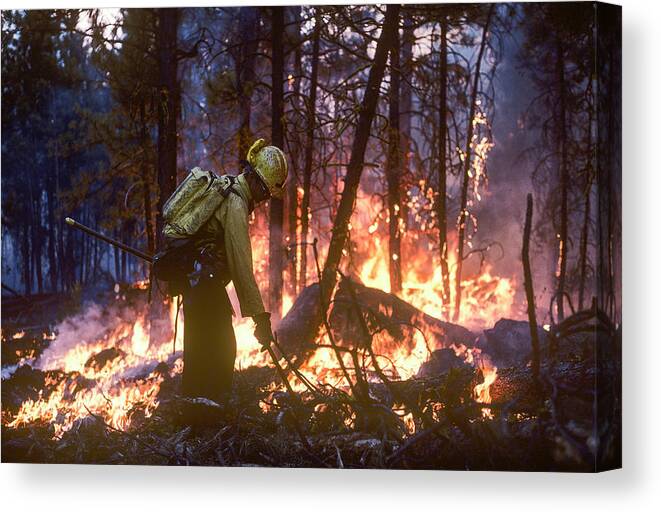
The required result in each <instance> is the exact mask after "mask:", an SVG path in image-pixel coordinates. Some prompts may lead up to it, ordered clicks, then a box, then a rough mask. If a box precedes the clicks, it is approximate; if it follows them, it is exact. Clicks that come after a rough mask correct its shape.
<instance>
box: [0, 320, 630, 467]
mask: <svg viewBox="0 0 661 512" xmlns="http://www.w3.org/2000/svg"><path fill="white" fill-rule="evenodd" d="M58 314H62V311H59V313H58ZM5 331H6V329H5V326H4V325H3V341H2V349H3V350H2V352H3V380H2V461H3V462H38V463H82V464H155V465H214V466H215V465H217V466H251V465H254V466H275V467H329V468H400V469H406V468H410V469H462V470H463V469H470V470H528V471H550V470H554V471H558V470H560V471H594V470H596V469H607V468H610V467H616V466H617V465H618V464H619V461H620V453H621V447H620V443H619V439H620V424H621V422H620V402H619V399H618V396H620V395H619V392H618V390H619V386H620V380H619V375H620V364H619V360H620V359H619V353H620V348H619V347H620V329H619V328H618V329H614V328H612V327H611V326H609V325H608V323H607V321H606V320H605V319H603V318H602V317H601V316H600V315H599V314H598V312H596V311H592V310H587V311H584V312H579V313H577V314H576V315H573V316H572V317H570V318H568V319H566V320H565V321H564V322H563V323H562V324H560V325H559V326H557V327H556V328H555V330H554V332H552V333H551V335H552V339H553V340H555V343H550V344H547V345H548V346H547V345H545V348H544V350H545V353H544V357H543V359H542V361H543V364H542V368H541V372H540V377H539V379H538V380H537V381H536V380H535V379H534V378H533V376H532V373H531V369H530V366H529V364H528V361H527V359H525V358H523V359H519V360H518V361H515V362H514V364H512V365H511V366H508V367H504V366H503V367H499V369H498V378H497V380H496V382H495V383H494V384H493V385H492V386H491V398H492V402H491V403H489V404H484V403H478V402H477V401H476V399H475V394H474V389H475V386H476V384H479V383H480V382H482V381H483V379H484V376H483V375H482V372H481V371H480V370H479V369H475V368H473V367H470V366H465V365H462V366H458V367H454V366H452V365H450V367H443V368H440V369H439V370H438V371H436V372H427V374H426V375H424V376H418V377H415V378H411V379H408V380H405V381H395V380H388V381H386V382H383V381H382V382H378V383H368V384H367V389H368V394H367V395H363V396H362V397H361V396H356V395H355V394H352V393H350V392H349V391H348V390H343V389H339V388H334V387H330V386H316V385H313V389H310V390H308V391H305V392H301V393H296V394H295V395H293V396H292V395H291V394H290V393H287V392H285V391H281V390H278V387H277V386H276V384H278V383H279V378H278V374H277V372H276V371H275V369H274V368H273V367H268V366H267V367H250V368H247V369H245V370H242V371H238V372H236V376H235V386H234V390H233V394H232V398H231V400H230V402H229V403H228V404H225V406H223V407H221V406H218V405H217V404H215V403H213V402H209V401H205V400H200V399H197V400H191V399H186V398H182V397H181V396H180V395H179V390H180V387H181V374H179V373H175V372H173V371H172V368H171V366H169V365H168V363H165V362H163V363H161V364H159V366H158V367H157V368H156V371H157V372H160V373H161V376H162V379H163V380H162V382H161V385H160V388H159V391H158V397H157V398H158V406H157V407H156V408H155V410H154V411H153V413H152V414H150V415H149V417H146V416H145V414H144V412H143V410H142V409H140V408H136V410H135V411H132V412H131V415H130V420H131V421H130V427H129V428H128V429H127V430H126V431H122V430H120V429H117V428H115V427H112V426H111V425H110V424H109V423H108V422H107V421H105V420H104V419H103V418H102V417H101V416H98V415H96V414H93V413H91V411H90V414H89V415H87V416H86V417H83V418H80V419H78V420H76V421H75V423H74V424H73V426H72V428H70V429H69V430H67V431H66V432H63V433H62V434H61V435H59V436H54V430H53V425H52V424H50V423H48V422H41V423H40V422H33V423H30V424H27V425H20V426H16V427H9V426H8V423H10V421H11V419H12V418H13V415H15V414H16V412H17V410H18V407H19V406H20V404H21V403H22V401H24V400H26V399H28V398H29V397H34V396H36V395H38V394H39V393H40V392H42V393H43V392H44V390H47V388H48V387H49V386H51V387H53V386H54V385H56V383H57V382H58V381H61V379H72V378H73V379H74V380H75V379H80V377H79V376H76V375H73V376H72V375H67V374H66V373H65V372H52V371H51V372H44V371H42V370H38V369H34V368H32V367H31V366H30V365H28V364H23V365H22V366H20V358H18V356H17V355H20V354H23V353H25V352H26V351H29V350H32V352H31V353H32V355H34V352H35V351H36V352H40V351H41V350H43V349H44V348H45V347H46V346H47V344H48V341H47V340H43V337H41V336H37V335H35V336H32V337H30V336H24V337H23V338H21V339H12V337H11V336H5ZM17 358H18V360H17ZM12 364H14V365H16V364H18V365H19V367H18V368H17V369H15V370H14V371H13V372H12V373H11V374H9V372H7V374H5V369H6V368H8V367H9V366H10V365H12ZM595 382H596V383H597V386H598V388H597V389H595ZM77 385H78V384H77ZM80 385H82V384H80ZM595 418H596V420H595Z"/></svg>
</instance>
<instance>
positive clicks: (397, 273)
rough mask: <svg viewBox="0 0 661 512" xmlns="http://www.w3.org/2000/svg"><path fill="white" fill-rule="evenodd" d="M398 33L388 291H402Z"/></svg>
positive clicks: (391, 114) (391, 110)
mask: <svg viewBox="0 0 661 512" xmlns="http://www.w3.org/2000/svg"><path fill="white" fill-rule="evenodd" d="M399 49H400V43H399V33H398V31H396V32H395V37H394V39H393V42H392V48H391V50H390V91H389V102H388V104H389V107H388V125H389V126H388V160H387V162H386V181H387V183H388V218H389V222H388V268H389V271H390V291H391V293H399V292H400V291H401V290H402V266H401V262H402V244H401V233H402V229H401V226H400V219H401V216H400V215H401V210H400V203H401V201H400V194H399V177H400V173H401V155H400V151H401V140H400V136H399V95H400V87H399V84H400V79H401V70H400V68H399V61H400V59H399Z"/></svg>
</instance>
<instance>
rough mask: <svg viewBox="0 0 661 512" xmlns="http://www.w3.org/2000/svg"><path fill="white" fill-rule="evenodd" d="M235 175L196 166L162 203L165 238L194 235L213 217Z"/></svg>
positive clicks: (231, 189) (234, 179)
mask: <svg viewBox="0 0 661 512" xmlns="http://www.w3.org/2000/svg"><path fill="white" fill-rule="evenodd" d="M235 181H236V177H235V176H230V175H225V176H218V175H217V174H216V173H214V172H211V171H203V170H202V169H200V168H199V167H195V168H193V169H192V170H191V171H190V172H189V173H188V176H186V178H185V179H184V180H183V181H182V182H181V183H180V184H179V186H178V187H177V189H176V190H175V191H174V193H173V194H172V195H171V196H170V198H169V199H168V200H167V201H166V202H165V205H164V206H163V222H164V227H163V235H164V236H165V239H166V240H179V239H182V238H191V237H193V236H195V234H196V233H197V232H198V231H199V229H200V228H201V227H202V226H203V225H204V224H205V223H206V222H207V221H208V220H209V219H210V218H211V216H212V215H213V213H214V212H215V211H216V210H217V209H218V207H219V206H220V204H221V203H222V202H223V200H224V199H225V198H226V197H227V196H228V195H229V194H230V192H234V193H237V192H236V191H235V190H234V189H233V188H232V187H233V185H234V182H235Z"/></svg>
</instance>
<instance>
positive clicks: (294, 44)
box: [285, 6, 303, 297]
mask: <svg viewBox="0 0 661 512" xmlns="http://www.w3.org/2000/svg"><path fill="white" fill-rule="evenodd" d="M287 13H288V17H287V21H286V23H287V25H288V26H289V28H288V30H286V31H285V35H286V36H287V41H286V42H287V44H286V50H285V54H288V55H289V64H288V69H290V70H292V71H293V90H292V91H291V92H292V93H293V96H292V97H291V101H290V102H289V103H290V105H291V107H292V108H291V109H290V110H289V111H288V112H287V117H288V118H290V119H292V123H293V124H294V126H296V119H295V116H297V115H299V113H300V112H301V77H302V75H303V69H302V62H301V60H302V59H301V57H302V53H301V39H302V36H301V31H302V30H303V20H302V18H301V7H300V6H296V7H289V8H288V11H287ZM289 88H290V87H289V85H288V87H287V91H288V92H289ZM293 132H294V133H293V134H292V136H291V139H290V140H289V141H288V144H287V147H288V148H291V155H290V159H289V160H290V162H291V167H290V168H289V177H288V178H287V238H286V241H287V261H288V266H289V271H288V274H289V277H288V279H287V292H288V293H289V295H290V296H291V297H295V296H296V295H297V294H298V277H299V275H298V263H299V261H300V250H301V247H300V246H299V244H298V222H299V221H298V184H299V177H298V168H299V165H300V154H301V137H300V136H299V134H298V130H296V129H294V130H293ZM286 133H287V132H286Z"/></svg>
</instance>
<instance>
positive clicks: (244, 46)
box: [234, 7, 259, 161]
mask: <svg viewBox="0 0 661 512" xmlns="http://www.w3.org/2000/svg"><path fill="white" fill-rule="evenodd" d="M258 31H259V10H258V8H256V7H241V8H239V37H240V38H241V42H240V44H239V48H238V54H237V55H235V58H234V69H235V73H236V77H237V82H238V84H237V88H238V91H237V92H238V96H239V98H238V101H239V133H238V137H237V139H238V144H237V151H238V155H237V160H239V161H240V160H245V158H246V154H247V153H248V149H249V148H250V145H251V144H252V142H253V141H252V130H251V129H250V117H251V114H252V103H251V100H252V91H253V89H254V88H255V58H256V56H257V45H258V43H259V34H258Z"/></svg>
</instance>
